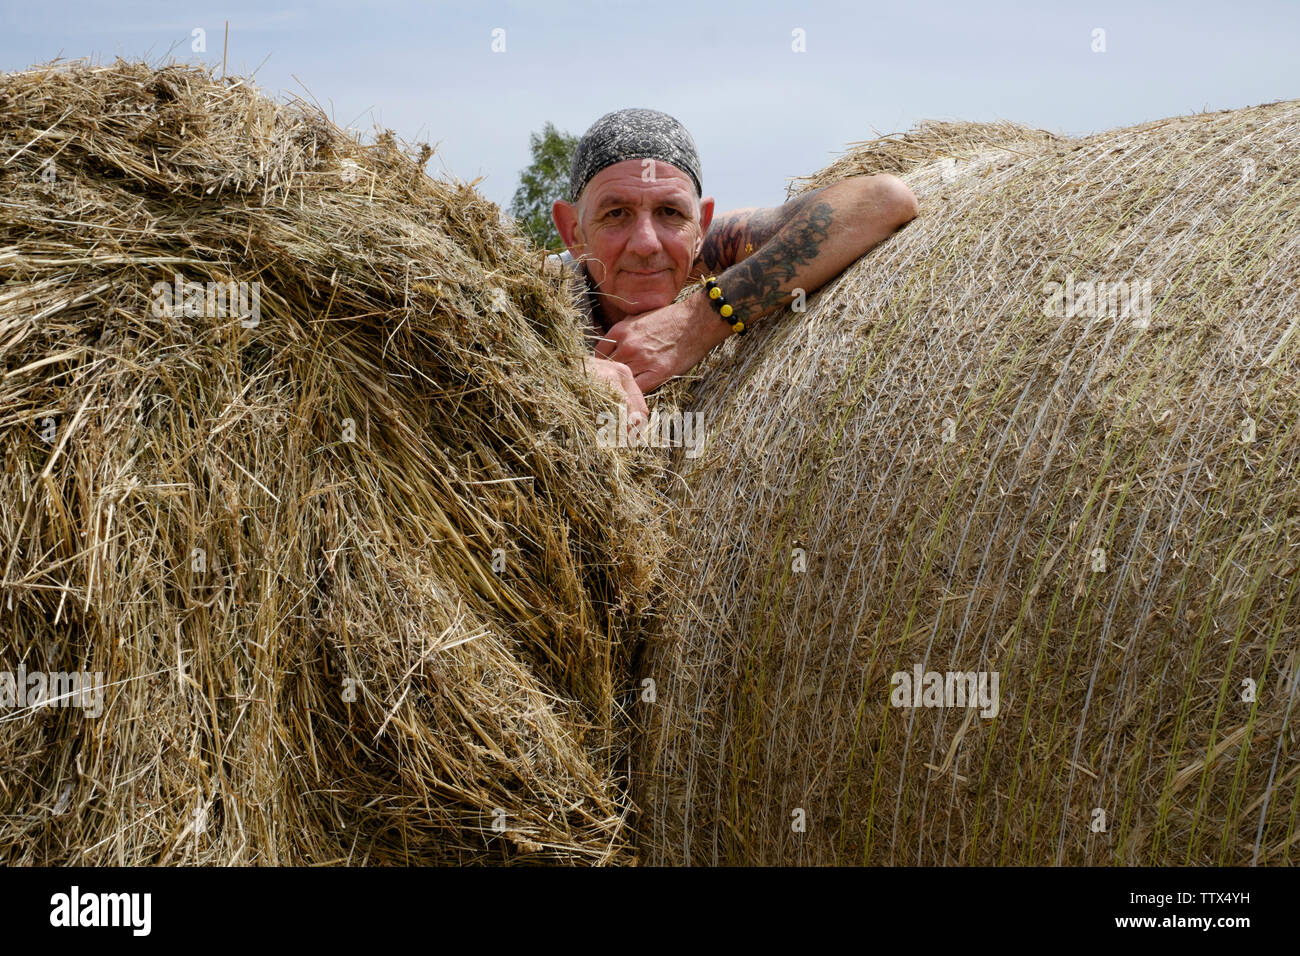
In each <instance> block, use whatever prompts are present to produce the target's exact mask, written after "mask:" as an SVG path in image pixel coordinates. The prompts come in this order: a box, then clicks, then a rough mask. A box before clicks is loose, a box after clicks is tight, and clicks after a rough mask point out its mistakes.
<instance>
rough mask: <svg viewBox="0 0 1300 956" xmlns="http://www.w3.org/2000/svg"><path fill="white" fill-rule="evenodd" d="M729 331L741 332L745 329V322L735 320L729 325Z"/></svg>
mask: <svg viewBox="0 0 1300 956" xmlns="http://www.w3.org/2000/svg"><path fill="white" fill-rule="evenodd" d="M731 331H733V332H743V331H745V323H744V322H737V323H736V324H735V325H733V326H732V327H731Z"/></svg>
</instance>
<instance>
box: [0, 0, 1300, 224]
mask: <svg viewBox="0 0 1300 956" xmlns="http://www.w3.org/2000/svg"><path fill="white" fill-rule="evenodd" d="M227 21H228V22H229V42H228V45H227V44H226V40H225V33H226V24H227ZM196 30H199V31H202V33H201V34H196V33H195V31H196ZM1099 30H1100V31H1104V34H1098V33H1097V31H1099ZM199 37H201V38H202V40H203V41H204V44H203V45H205V46H206V49H205V50H198V49H195V47H196V46H198V45H199V43H198V39H199ZM1099 40H1100V41H1101V44H1100V45H1102V46H1104V49H1094V48H1095V47H1097V46H1099V43H1098V41H1099ZM223 49H224V52H225V56H226V70H227V72H229V73H242V74H249V73H253V72H254V71H255V77H256V82H257V85H258V86H260V87H261V88H262V89H263V90H265V91H266V92H268V93H270V94H272V95H281V96H300V97H303V98H306V99H310V100H314V101H316V102H318V103H319V104H320V105H321V106H322V108H323V109H324V110H325V111H326V112H327V113H329V114H330V115H331V116H332V117H333V118H334V120H335V121H336V122H338V123H339V124H340V125H342V126H353V127H356V128H357V129H358V130H360V131H362V132H363V133H370V132H371V131H372V130H373V129H374V128H375V127H380V128H389V129H392V130H394V131H395V132H396V133H397V134H398V135H399V136H400V137H401V138H403V139H405V140H407V141H408V142H416V141H428V142H430V143H431V144H434V145H436V147H437V153H436V154H435V156H434V158H433V159H431V160H430V162H429V165H428V167H427V168H428V169H429V172H430V173H431V174H434V175H438V174H444V175H454V176H456V177H458V178H460V179H463V180H467V181H469V180H475V179H480V181H479V183H478V188H479V189H480V190H481V191H482V192H483V193H484V195H486V196H487V197H488V198H489V199H492V200H493V201H495V202H497V203H499V204H501V205H502V206H503V207H504V206H505V205H507V204H508V203H509V200H510V197H511V196H512V194H513V193H514V190H515V188H516V186H517V185H518V178H519V172H520V170H522V169H523V168H524V167H525V166H527V164H528V162H529V160H530V153H529V149H528V135H529V133H530V132H532V131H539V130H541V129H542V127H543V125H544V124H545V123H546V122H547V121H550V122H552V123H554V124H555V125H556V126H557V127H558V128H560V129H562V130H565V131H567V132H570V133H574V134H581V133H582V132H583V131H584V130H585V129H586V128H587V127H588V126H590V125H591V124H592V123H593V122H594V121H595V120H596V119H597V118H598V117H599V116H601V115H602V114H604V113H607V112H609V111H611V110H615V109H620V108H623V107H628V106H641V107H650V108H653V109H658V110H662V111H664V112H666V113H670V114H672V115H673V116H675V117H677V119H679V120H681V122H682V123H684V124H685V125H686V127H687V129H689V130H690V131H691V133H692V135H693V137H694V139H695V141H696V143H697V145H698V147H699V151H700V156H701V161H702V166H703V179H704V191H705V194H706V195H712V196H714V197H716V199H717V202H718V209H719V211H723V210H727V209H733V208H738V207H747V206H771V205H777V204H779V203H781V202H782V201H783V200H784V199H785V196H786V183H787V180H788V179H789V178H791V177H794V176H801V175H809V174H811V173H814V172H816V171H817V170H818V169H820V168H822V167H823V166H825V165H826V164H827V163H829V162H831V161H832V160H833V159H834V157H835V156H837V155H838V154H840V153H841V152H843V151H844V150H845V148H846V147H848V146H849V145H850V144H851V143H853V142H856V141H861V140H865V139H871V138H873V137H875V136H878V135H883V134H886V133H892V132H901V131H905V130H907V129H909V128H910V127H911V126H913V125H914V124H915V123H917V122H919V121H921V120H924V119H963V120H997V119H1006V120H1013V121H1015V122H1019V123H1025V124H1027V125H1031V126H1037V127H1041V128H1043V129H1048V130H1051V131H1053V132H1057V133H1066V134H1070V135H1079V134H1086V133H1092V132H1100V131H1102V130H1106V129H1111V128H1114V127H1119V126H1128V125H1132V124H1135V123H1140V122H1143V121H1146V120H1152V119H1159V118H1162V117H1167V116H1175V115H1182V114H1187V113H1196V112H1201V111H1204V110H1219V109H1231V108H1236V107H1242V106H1250V105H1255V104H1259V103H1269V102H1273V101H1276V100H1282V99H1294V98H1300V0H1256V2H1252V0H1241V2H1234V3H1231V4H1228V3H1223V4H1221V5H1210V4H1208V3H1201V2H1196V0H1182V2H1167V3H1159V2H1154V0H1121V2H1071V3H1065V2H1061V3H1056V2H1052V0H1039V2H1036V3H1031V2H1011V0H988V2H984V3H979V4H973V3H968V2H957V0H945V2H914V0H908V2H906V3H902V4H882V3H872V2H818V0H804V2H797V3H778V2H764V0H754V2H709V3H703V2H698V0H697V2H675V0H674V2H655V0H636V2H629V0H601V2H593V3H579V2H568V0H551V2H528V3H524V2H493V0H484V2H475V3H464V4H459V3H443V2H424V3H418V2H398V0H393V2H384V0H376V2H370V3H366V4H360V3H343V2H326V3H314V4H307V3H278V2H276V0H262V2H257V3H247V2H227V3H191V2H185V0H175V2H166V3H161V2H159V3H149V2H142V0H112V2H104V3H91V2H85V0H79V2H72V0H69V2H59V0H0V70H5V71H11V70H20V69H25V68H27V67H29V66H32V65H34V64H37V63H43V62H48V61H49V60H52V59H54V58H56V57H62V58H66V59H78V58H83V57H89V58H91V59H93V60H95V61H98V62H112V61H113V59H114V58H115V57H118V56H121V57H125V58H128V59H135V60H141V59H143V60H147V61H149V62H150V63H153V64H161V63H164V62H167V61H169V60H177V61H183V62H192V63H204V64H208V65H212V66H215V67H216V68H218V69H220V67H221V64H222V56H223Z"/></svg>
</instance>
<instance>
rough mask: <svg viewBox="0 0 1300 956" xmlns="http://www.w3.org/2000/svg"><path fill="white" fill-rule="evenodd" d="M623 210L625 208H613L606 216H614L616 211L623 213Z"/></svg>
mask: <svg viewBox="0 0 1300 956" xmlns="http://www.w3.org/2000/svg"><path fill="white" fill-rule="evenodd" d="M622 211H623V210H621V209H611V210H610V211H609V212H607V213H605V218H606V219H608V218H609V217H610V216H613V215H615V214H616V213H621V212H622Z"/></svg>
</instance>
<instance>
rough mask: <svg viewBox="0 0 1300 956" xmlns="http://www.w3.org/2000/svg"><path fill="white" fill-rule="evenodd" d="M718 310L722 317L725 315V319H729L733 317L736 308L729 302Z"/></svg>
mask: <svg viewBox="0 0 1300 956" xmlns="http://www.w3.org/2000/svg"><path fill="white" fill-rule="evenodd" d="M718 311H719V312H721V313H722V317H723V318H724V319H729V318H731V313H732V312H733V311H734V310H733V309H732V308H731V304H730V303H728V304H727V305H724V306H723V307H722V308H721V309H719V310H718Z"/></svg>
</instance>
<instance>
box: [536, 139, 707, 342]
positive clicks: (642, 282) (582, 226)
mask: <svg viewBox="0 0 1300 956" xmlns="http://www.w3.org/2000/svg"><path fill="white" fill-rule="evenodd" d="M651 163H653V167H654V170H653V172H654V175H653V178H651V176H650V166H651ZM556 205H557V206H568V204H567V203H557V204H556ZM568 208H569V210H572V207H568ZM702 212H703V213H704V214H705V216H706V217H707V218H710V219H711V218H712V215H713V200H712V198H709V199H706V200H704V201H703V202H701V201H700V200H699V199H698V197H697V196H696V195H695V184H694V183H693V182H692V181H691V178H690V177H689V176H687V175H686V174H685V173H683V172H682V171H681V170H679V169H677V168H676V167H674V166H670V165H668V164H667V163H661V162H658V161H651V160H640V159H628V160H624V161H623V162H621V163H615V164H614V165H613V166H609V167H607V168H605V169H602V170H601V171H600V172H599V173H597V174H596V175H595V176H594V177H592V179H591V181H590V182H589V183H587V186H586V188H585V189H584V190H583V192H582V196H581V197H579V200H578V206H577V210H576V213H573V212H570V213H568V216H569V218H570V220H571V221H573V227H574V229H573V234H572V236H568V235H565V236H564V238H565V242H566V244H567V245H569V246H570V251H571V252H572V253H573V254H574V255H575V256H582V255H585V256H587V270H588V272H589V273H590V274H591V278H592V281H593V282H595V283H596V285H597V286H599V288H600V292H601V294H602V295H601V302H602V307H603V308H604V310H605V312H606V314H607V315H608V316H609V317H610V318H611V319H612V320H613V321H617V320H618V319H620V318H622V317H623V316H626V315H635V314H638V313H641V312H648V311H650V310H651V309H659V308H663V307H664V306H666V305H671V304H672V301H673V300H674V299H675V298H676V297H677V293H678V292H680V291H681V289H682V287H683V286H684V285H685V284H686V277H687V276H688V275H689V274H690V271H691V266H692V265H693V264H694V262H695V257H696V256H697V255H699V252H700V249H701V248H702V246H703V242H704V233H705V231H706V230H707V229H708V223H707V222H704V221H702V219H701V213H702ZM561 218H562V216H561V215H560V213H559V212H558V211H557V215H556V219H557V225H558V226H560V227H561V229H560V231H561V234H562V235H564V233H565V232H566V230H565V228H564V227H563V226H564V224H562V223H561V222H560V220H561ZM570 239H572V240H574V241H573V242H570Z"/></svg>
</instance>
